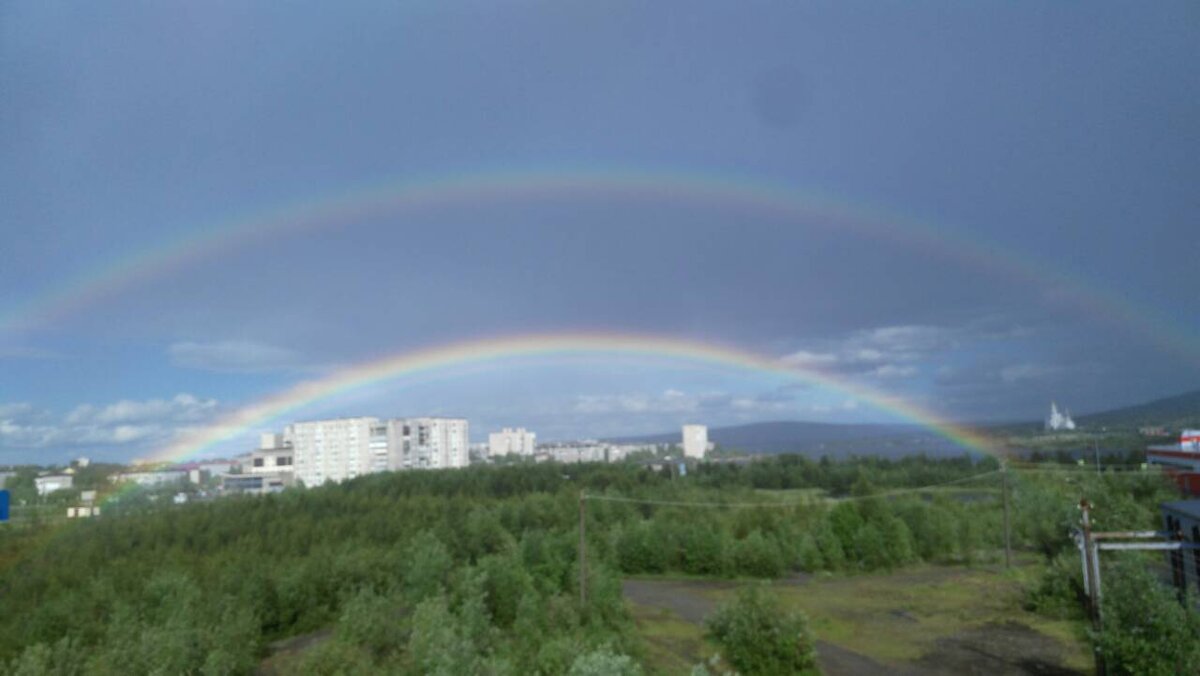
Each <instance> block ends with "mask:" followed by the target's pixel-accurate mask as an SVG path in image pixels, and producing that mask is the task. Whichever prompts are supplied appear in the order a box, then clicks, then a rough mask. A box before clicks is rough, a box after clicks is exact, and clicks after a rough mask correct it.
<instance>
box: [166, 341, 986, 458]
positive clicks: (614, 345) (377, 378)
mask: <svg viewBox="0 0 1200 676" xmlns="http://www.w3.org/2000/svg"><path fill="white" fill-rule="evenodd" d="M580 355H582V356H588V357H620V356H636V357H651V358H656V359H660V360H673V361H680V362H687V363H699V364H704V365H715V366H720V367H727V368H729V367H732V368H736V369H741V370H747V371H751V372H761V373H767V374H773V375H779V376H784V377H787V378H790V379H793V380H796V381H799V382H802V383H807V384H811V385H814V386H819V387H822V388H825V389H827V390H830V391H834V392H837V393H839V394H843V395H848V396H851V397H854V398H855V399H857V400H861V401H862V402H864V403H867V404H869V405H871V406H873V407H875V408H877V409H879V410H880V411H883V412H886V413H888V414H890V415H893V416H895V417H897V418H900V419H903V420H905V421H909V422H912V423H915V424H917V425H920V426H922V427H924V428H927V429H929V430H931V431H932V432H934V433H936V434H937V435H939V436H941V437H944V438H946V439H947V440H949V441H951V442H953V443H955V444H958V445H960V446H962V447H965V448H967V449H970V450H973V451H977V452H980V453H984V454H988V455H997V454H998V453H999V450H998V448H997V447H996V446H995V445H993V444H992V443H991V442H990V441H989V440H988V439H987V438H985V437H984V436H982V435H980V434H979V433H977V432H975V431H973V430H971V429H968V428H966V427H964V426H961V425H957V424H955V423H952V422H950V421H947V420H945V419H942V418H940V417H938V416H936V415H934V414H933V413H931V412H929V411H926V410H924V409H921V408H919V407H917V406H915V405H913V404H910V403H907V402H905V401H904V400H902V399H900V398H897V397H893V396H890V395H888V394H885V393H882V392H879V391H877V390H874V389H871V388H868V387H865V386H863V385H860V384H857V383H853V382H851V381H849V380H847V379H845V378H841V377H838V376H835V375H832V374H829V373H824V372H821V371H818V370H815V369H811V368H798V367H796V366H793V365H789V364H788V363H786V362H785V361H783V360H781V359H778V358H772V357H768V356H764V355H760V354H756V353H753V352H749V351H746V350H743V349H740V348H737V347H732V346H726V345H720V344H716V343H706V342H700V341H696V340H686V339H681V338H673V337H665V336H656V335H635V334H624V333H622V334H617V333H598V332H593V333H546V334H533V335H518V336H507V337H499V338H487V339H480V340H473V341H466V342H457V343H451V344H447V345H441V346H437V347H431V348H427V349H418V350H414V351H406V352H401V353H399V354H395V355H391V356H387V357H384V358H382V359H376V360H371V361H367V362H364V363H361V364H358V365H355V366H350V367H348V368H344V369H342V370H339V371H336V372H334V373H332V374H330V375H328V376H326V377H324V378H321V379H318V380H310V381H305V382H301V383H299V384H297V385H295V386H293V387H291V388H289V389H287V390H284V391H282V392H279V393H277V394H275V395H273V396H270V397H267V398H265V399H262V400H260V401H257V402H255V403H252V404H250V405H249V406H245V407H243V408H241V409H239V410H237V411H235V412H233V413H232V414H230V415H228V416H227V417H225V418H224V419H222V420H219V421H217V422H216V423H215V424H214V425H212V426H210V427H208V428H205V429H203V430H200V431H199V432H197V433H195V434H192V435H189V436H187V437H185V438H182V439H180V440H179V441H177V442H176V443H173V444H171V445H170V446H168V447H166V448H164V449H161V450H160V451H159V452H158V453H157V454H155V456H154V461H156V462H182V461H185V460H188V459H191V458H194V457H198V456H200V455H202V454H204V453H205V452H207V451H210V450H212V449H213V448H214V447H216V446H217V445H219V444H223V443H225V442H229V441H232V440H234V439H236V438H239V437H242V436H244V435H246V434H248V433H250V432H252V431H254V430H256V429H261V428H262V427H264V426H266V425H268V424H270V423H272V422H275V421H279V420H280V419H282V418H284V417H285V416H287V415H288V414H290V413H293V412H295V411H298V410H300V409H302V408H304V407H306V406H309V405H311V404H314V403H317V402H320V401H323V400H327V399H330V398H333V397H337V396H339V395H343V394H346V393H349V392H352V391H354V390H358V389H361V388H364V387H368V386H370V385H374V384H378V383H383V382H387V381H393V380H397V379H400V378H411V377H415V376H418V375H421V374H424V373H427V372H431V371H438V370H442V369H447V368H450V367H457V366H462V365H476V364H484V363H495V362H499V361H501V360H510V359H514V358H521V357H537V358H548V357H560V356H580Z"/></svg>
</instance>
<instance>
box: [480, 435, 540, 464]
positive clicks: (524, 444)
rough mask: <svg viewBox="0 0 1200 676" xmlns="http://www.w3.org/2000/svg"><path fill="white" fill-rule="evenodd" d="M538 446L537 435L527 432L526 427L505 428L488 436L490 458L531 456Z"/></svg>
mask: <svg viewBox="0 0 1200 676" xmlns="http://www.w3.org/2000/svg"><path fill="white" fill-rule="evenodd" d="M536 445H537V434H534V433H533V432H528V431H526V430H525V428H524V427H518V428H516V429H513V428H511V427H505V428H504V429H503V430H501V431H499V432H492V433H491V434H489V435H488V457H489V458H497V457H500V456H502V455H508V454H509V453H515V454H516V455H524V456H530V455H533V449H534V447H535V446H536Z"/></svg>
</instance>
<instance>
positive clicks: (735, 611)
mask: <svg viewBox="0 0 1200 676" xmlns="http://www.w3.org/2000/svg"><path fill="white" fill-rule="evenodd" d="M705 624H706V625H707V628H708V634H709V637H710V638H712V639H713V640H714V641H715V642H716V643H717V644H718V645H720V646H721V650H722V651H723V652H722V655H723V657H724V658H725V659H726V660H727V661H728V662H729V663H730V664H732V665H733V666H734V667H735V668H736V669H737V670H738V672H739V673H742V674H744V675H745V676H757V675H759V674H764V675H772V676H773V675H775V674H818V673H820V672H819V671H818V669H817V663H816V657H817V653H816V649H815V648H814V646H813V638H812V634H811V633H810V632H809V629H808V619H807V618H806V617H805V616H804V614H803V613H799V612H789V611H785V610H784V609H783V608H782V607H781V606H780V605H779V602H778V601H777V600H776V599H775V597H774V596H772V595H771V594H769V593H767V592H766V591H764V590H763V589H761V588H760V587H759V586H749V587H746V588H744V589H742V590H741V591H740V592H739V593H738V596H737V599H736V600H734V601H733V602H732V603H729V604H726V605H723V606H721V607H720V608H718V609H717V612H716V613H714V614H713V615H712V616H711V617H709V618H708V619H707V620H706V621H705Z"/></svg>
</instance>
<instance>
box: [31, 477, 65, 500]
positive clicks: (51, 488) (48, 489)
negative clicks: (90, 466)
mask: <svg viewBox="0 0 1200 676" xmlns="http://www.w3.org/2000/svg"><path fill="white" fill-rule="evenodd" d="M33 483H34V486H35V487H36V488H37V494H38V495H50V494H51V493H54V492H55V491H62V490H66V489H68V488H71V487H72V486H74V485H75V478H74V477H72V476H71V475H69V474H50V475H48V476H40V477H37V478H36V479H34V480H33Z"/></svg>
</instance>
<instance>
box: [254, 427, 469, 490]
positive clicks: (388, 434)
mask: <svg viewBox="0 0 1200 676" xmlns="http://www.w3.org/2000/svg"><path fill="white" fill-rule="evenodd" d="M469 442H470V428H469V426H468V424H467V421H466V419H465V418H396V419H391V420H380V419H378V418H370V417H363V418H341V419H338V420H316V421H312V422H302V423H294V424H292V425H288V426H287V428H286V429H285V430H284V433H283V439H282V440H280V443H279V446H280V449H281V450H283V449H286V450H288V451H290V456H291V457H290V459H291V462H292V467H293V468H294V471H295V476H296V478H297V479H299V480H300V481H303V482H304V485H305V486H319V485H321V484H323V483H325V482H326V481H345V480H346V479H353V478H354V477H356V476H359V475H362V474H371V473H373V472H385V471H389V470H390V471H396V470H406V469H449V468H454V467H466V466H468V465H469V464H470V463H471V457H470V448H469ZM264 443H265V438H264Z"/></svg>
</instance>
